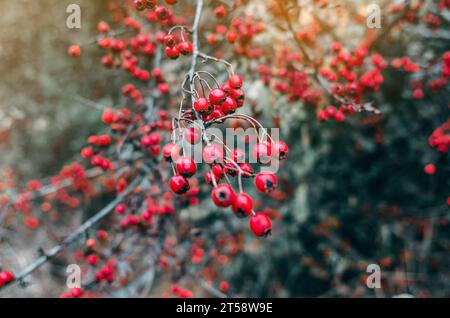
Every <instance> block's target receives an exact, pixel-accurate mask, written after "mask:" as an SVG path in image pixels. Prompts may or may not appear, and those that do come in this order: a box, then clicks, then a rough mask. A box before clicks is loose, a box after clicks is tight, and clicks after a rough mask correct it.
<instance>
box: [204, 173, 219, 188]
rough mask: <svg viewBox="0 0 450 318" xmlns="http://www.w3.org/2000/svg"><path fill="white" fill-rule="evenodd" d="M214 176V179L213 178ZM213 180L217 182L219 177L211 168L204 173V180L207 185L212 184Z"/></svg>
mask: <svg viewBox="0 0 450 318" xmlns="http://www.w3.org/2000/svg"><path fill="white" fill-rule="evenodd" d="M213 178H214V179H213ZM213 180H215V181H216V184H217V183H219V181H220V177H218V176H216V175H215V174H214V173H213V172H212V171H211V170H210V171H208V172H207V173H206V174H205V182H206V183H207V184H209V185H213V184H214V183H213Z"/></svg>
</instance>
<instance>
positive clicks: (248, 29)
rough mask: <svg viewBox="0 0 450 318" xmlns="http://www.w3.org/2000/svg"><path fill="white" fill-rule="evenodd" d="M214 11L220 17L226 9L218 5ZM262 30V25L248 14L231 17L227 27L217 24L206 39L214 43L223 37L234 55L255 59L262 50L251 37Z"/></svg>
mask: <svg viewBox="0 0 450 318" xmlns="http://www.w3.org/2000/svg"><path fill="white" fill-rule="evenodd" d="M214 13H215V15H216V17H217V18H219V19H222V18H223V17H224V16H226V9H225V7H224V6H218V7H216V8H215V10H214ZM263 31H264V25H263V24H262V23H260V22H257V21H255V20H254V19H253V18H252V16H250V15H248V16H246V17H245V18H234V19H232V20H231V23H230V25H229V26H228V27H227V26H226V25H224V24H219V25H217V26H216V29H215V32H214V33H210V34H209V35H208V36H207V41H208V43H209V44H211V45H215V44H217V42H218V40H223V39H225V40H226V41H227V42H228V43H230V44H232V45H233V52H234V53H235V54H236V55H240V56H244V57H247V58H250V59H256V58H259V57H261V56H262V54H263V51H262V50H261V49H260V48H258V47H255V45H254V44H253V42H252V39H253V38H254V37H255V36H256V35H258V34H260V33H262V32H263Z"/></svg>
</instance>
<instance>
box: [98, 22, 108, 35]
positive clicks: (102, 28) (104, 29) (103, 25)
mask: <svg viewBox="0 0 450 318" xmlns="http://www.w3.org/2000/svg"><path fill="white" fill-rule="evenodd" d="M97 31H98V32H99V33H108V32H109V24H108V23H107V22H105V21H100V22H99V23H98V24H97Z"/></svg>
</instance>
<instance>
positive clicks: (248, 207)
mask: <svg viewBox="0 0 450 318" xmlns="http://www.w3.org/2000/svg"><path fill="white" fill-rule="evenodd" d="M232 207H233V212H234V213H235V214H236V215H237V216H238V217H240V218H243V217H247V216H249V215H250V213H252V210H253V200H252V198H251V197H250V196H249V195H248V194H247V193H239V194H237V195H236V197H235V198H234V201H233V205H232Z"/></svg>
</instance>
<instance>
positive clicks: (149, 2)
mask: <svg viewBox="0 0 450 318" xmlns="http://www.w3.org/2000/svg"><path fill="white" fill-rule="evenodd" d="M143 2H144V5H145V7H146V8H147V9H153V8H154V7H155V6H156V0H143Z"/></svg>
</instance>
